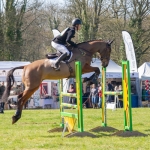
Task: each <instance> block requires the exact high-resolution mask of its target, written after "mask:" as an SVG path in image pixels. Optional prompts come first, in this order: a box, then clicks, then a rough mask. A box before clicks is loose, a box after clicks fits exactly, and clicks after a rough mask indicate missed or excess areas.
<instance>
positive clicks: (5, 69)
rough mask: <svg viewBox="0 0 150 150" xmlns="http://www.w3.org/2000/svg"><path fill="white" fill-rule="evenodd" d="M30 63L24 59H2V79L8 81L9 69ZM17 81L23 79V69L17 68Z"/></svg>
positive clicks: (0, 72)
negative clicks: (23, 60)
mask: <svg viewBox="0 0 150 150" xmlns="http://www.w3.org/2000/svg"><path fill="white" fill-rule="evenodd" d="M28 64H30V62H22V61H0V81H6V76H7V73H8V71H9V70H11V69H12V68H15V67H19V66H25V65H28ZM13 74H14V77H15V81H21V76H22V69H17V70H15V71H14V73H13Z"/></svg>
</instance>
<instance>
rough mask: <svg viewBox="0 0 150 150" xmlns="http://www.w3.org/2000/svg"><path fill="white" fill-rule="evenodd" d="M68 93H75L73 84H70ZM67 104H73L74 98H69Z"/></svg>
mask: <svg viewBox="0 0 150 150" xmlns="http://www.w3.org/2000/svg"><path fill="white" fill-rule="evenodd" d="M67 92H68V93H75V88H74V85H73V84H70V87H69V90H68V91H67ZM69 103H70V104H75V98H74V97H69Z"/></svg>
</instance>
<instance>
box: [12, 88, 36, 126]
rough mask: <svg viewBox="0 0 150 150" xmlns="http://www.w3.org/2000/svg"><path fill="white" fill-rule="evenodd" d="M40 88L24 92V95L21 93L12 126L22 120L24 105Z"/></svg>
mask: <svg viewBox="0 0 150 150" xmlns="http://www.w3.org/2000/svg"><path fill="white" fill-rule="evenodd" d="M37 89H38V88H34V89H32V90H26V91H23V93H21V94H20V95H19V96H18V102H17V110H16V113H15V115H14V116H13V117H12V124H14V123H15V122H17V121H18V120H19V119H20V118H21V114H22V109H23V106H24V104H25V103H26V102H27V101H28V99H29V98H30V97H31V95H32V94H33V93H34V92H35V91H36V90H37Z"/></svg>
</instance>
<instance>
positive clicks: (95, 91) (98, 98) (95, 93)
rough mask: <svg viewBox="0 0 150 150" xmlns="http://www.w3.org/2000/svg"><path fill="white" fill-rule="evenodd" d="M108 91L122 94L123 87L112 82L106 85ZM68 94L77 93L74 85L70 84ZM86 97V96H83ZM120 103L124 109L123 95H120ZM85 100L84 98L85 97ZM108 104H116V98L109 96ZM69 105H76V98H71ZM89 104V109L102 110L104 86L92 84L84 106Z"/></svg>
mask: <svg viewBox="0 0 150 150" xmlns="http://www.w3.org/2000/svg"><path fill="white" fill-rule="evenodd" d="M106 91H116V92H120V91H122V86H121V83H114V84H112V83H111V82H107V84H106ZM67 92H68V93H75V92H76V89H75V86H74V84H70V86H69V89H68V91H67ZM83 95H85V94H83ZM116 98H118V100H117V101H116V102H118V105H119V107H121V108H122V107H123V98H122V95H118V97H116ZM83 99H84V97H83ZM106 102H107V103H111V102H115V96H113V95H107V96H106ZM68 103H70V104H76V98H74V97H70V98H69V100H68ZM85 103H88V107H89V108H94V109H95V108H101V105H102V86H101V84H100V83H98V84H97V86H96V84H91V86H90V92H89V93H88V94H87V95H86V100H85V101H84V100H83V104H84V105H85Z"/></svg>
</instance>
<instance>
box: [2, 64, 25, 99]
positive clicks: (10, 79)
mask: <svg viewBox="0 0 150 150" xmlns="http://www.w3.org/2000/svg"><path fill="white" fill-rule="evenodd" d="M23 68H24V66H20V67H15V68H13V69H11V70H10V71H9V72H8V73H7V77H6V82H7V85H6V87H5V91H4V93H3V95H2V98H1V101H2V102H6V101H7V99H8V97H9V95H10V90H11V87H12V86H13V85H14V82H15V79H14V75H13V72H14V71H15V70H16V69H23Z"/></svg>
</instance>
